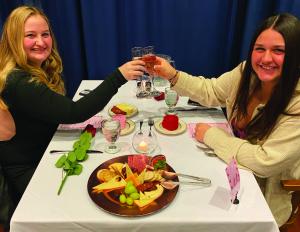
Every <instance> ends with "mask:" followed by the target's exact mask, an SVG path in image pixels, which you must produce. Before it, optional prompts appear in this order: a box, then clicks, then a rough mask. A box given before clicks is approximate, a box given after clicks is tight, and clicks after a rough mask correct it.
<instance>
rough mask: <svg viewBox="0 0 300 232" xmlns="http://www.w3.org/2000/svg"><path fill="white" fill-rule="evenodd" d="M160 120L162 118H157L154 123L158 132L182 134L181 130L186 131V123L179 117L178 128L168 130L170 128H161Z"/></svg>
mask: <svg viewBox="0 0 300 232" xmlns="http://www.w3.org/2000/svg"><path fill="white" fill-rule="evenodd" d="M162 120H163V119H159V120H157V121H156V122H155V123H154V127H155V129H156V130H157V131H158V132H160V133H162V134H165V135H179V134H182V133H183V132H185V131H186V123H185V122H184V121H182V120H181V119H179V122H178V128H177V129H176V130H173V131H170V130H167V129H165V128H163V126H162Z"/></svg>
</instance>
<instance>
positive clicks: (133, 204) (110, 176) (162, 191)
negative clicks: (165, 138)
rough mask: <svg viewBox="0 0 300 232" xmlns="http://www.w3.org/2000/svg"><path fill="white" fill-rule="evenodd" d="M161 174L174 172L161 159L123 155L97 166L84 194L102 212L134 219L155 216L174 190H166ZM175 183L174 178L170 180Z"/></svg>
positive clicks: (158, 157)
mask: <svg viewBox="0 0 300 232" xmlns="http://www.w3.org/2000/svg"><path fill="white" fill-rule="evenodd" d="M164 172H174V170H173V168H172V167H170V166H169V165H168V164H167V163H166V159H165V156H163V155H158V156H154V157H150V156H147V155H142V154H138V155H136V154H134V155H125V156H119V157H116V158H113V159H110V160H108V161H106V162H104V163H102V164H101V165H99V166H98V167H97V168H96V169H95V170H94V171H93V172H92V174H91V175H90V178H89V180H88V184H87V190H88V193H89V196H90V198H91V199H92V201H93V202H94V203H95V204H96V205H97V206H99V207H100V208H101V209H103V210H104V211H106V212H109V213H111V214H114V215H118V216H127V217H137V216H145V215H149V214H152V213H155V212H158V211H160V210H162V209H164V208H165V207H167V206H168V205H169V204H170V203H171V202H172V201H173V200H174V198H175V196H176V194H177V191H178V186H176V187H175V188H172V189H166V188H164V187H163V185H162V183H163V182H164V181H166V179H165V178H164V176H163V173H164ZM173 180H174V181H178V177H176V178H175V179H173Z"/></svg>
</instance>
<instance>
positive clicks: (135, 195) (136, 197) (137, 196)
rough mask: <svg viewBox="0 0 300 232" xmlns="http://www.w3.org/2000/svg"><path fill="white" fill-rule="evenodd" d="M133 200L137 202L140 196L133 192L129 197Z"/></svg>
mask: <svg viewBox="0 0 300 232" xmlns="http://www.w3.org/2000/svg"><path fill="white" fill-rule="evenodd" d="M129 197H131V198H132V199H133V200H138V199H140V194H139V193H137V192H135V193H131V194H130V196H129Z"/></svg>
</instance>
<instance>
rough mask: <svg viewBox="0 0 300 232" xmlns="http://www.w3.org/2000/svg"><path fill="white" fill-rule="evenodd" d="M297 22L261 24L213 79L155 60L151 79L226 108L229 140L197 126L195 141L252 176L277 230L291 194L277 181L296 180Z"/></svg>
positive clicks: (279, 18) (299, 167)
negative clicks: (238, 59)
mask: <svg viewBox="0 0 300 232" xmlns="http://www.w3.org/2000/svg"><path fill="white" fill-rule="evenodd" d="M299 41H300V22H299V20H298V19H297V18H296V17H294V16H293V15H290V14H279V15H275V16H272V17H270V18H268V19H266V20H265V21H264V22H263V23H262V24H261V25H260V26H259V27H258V29H257V30H256V32H255V34H254V36H253V39H252V42H251V44H250V50H249V54H248V57H247V60H246V61H244V62H242V63H241V64H240V65H238V66H237V67H236V68H235V69H233V70H232V71H230V72H227V73H224V74H223V75H221V76H220V77H218V78H212V79H205V78H204V77H199V78H195V77H193V76H191V75H189V74H187V73H185V72H182V71H180V72H179V71H177V70H175V69H174V68H173V67H172V66H170V65H169V64H168V62H166V61H165V60H164V59H161V58H159V57H158V58H157V59H158V61H159V62H160V64H157V65H156V66H155V71H156V73H157V74H158V75H159V76H161V77H164V78H165V79H168V80H169V81H170V83H171V86H172V87H173V89H175V90H176V91H177V92H178V93H179V94H180V95H183V96H189V97H190V98H191V99H192V100H194V101H197V102H199V103H201V104H202V105H205V106H221V107H226V110H227V117H228V120H229V123H230V125H231V126H232V129H233V132H234V134H235V136H232V135H230V134H228V133H226V132H225V131H223V130H222V129H220V128H216V127H211V126H209V125H207V124H204V123H199V124H197V127H196V132H195V137H196V139H197V140H198V141H200V142H204V143H205V144H207V145H208V146H209V147H210V148H211V149H213V150H214V152H215V153H216V154H217V156H218V157H220V158H221V159H223V160H224V161H225V162H229V161H230V160H231V159H232V158H233V157H235V159H236V160H237V162H238V164H239V165H240V166H242V167H245V168H247V169H250V170H252V171H253V173H254V174H255V175H256V177H257V180H258V182H259V184H260V186H261V189H262V191H263V193H264V195H265V198H266V200H267V202H268V204H269V206H270V208H271V211H272V213H273V215H274V217H275V219H276V221H277V223H278V225H279V226H281V225H283V224H284V223H285V222H286V221H287V220H288V218H289V217H290V215H291V211H292V206H291V196H292V195H291V194H290V193H289V192H288V191H285V190H283V189H282V187H281V185H280V180H282V179H299V178H300V94H299V91H300V82H299V77H300V55H299V54H300V43H299Z"/></svg>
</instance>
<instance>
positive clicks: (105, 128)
mask: <svg viewBox="0 0 300 232" xmlns="http://www.w3.org/2000/svg"><path fill="white" fill-rule="evenodd" d="M120 131H121V125H120V121H118V120H113V119H107V120H104V122H103V123H102V132H103V135H104V137H105V139H106V141H107V142H108V144H107V146H106V147H105V152H107V153H110V154H114V153H117V152H119V151H120V147H119V146H117V144H116V141H117V140H118V138H119V136H120Z"/></svg>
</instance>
